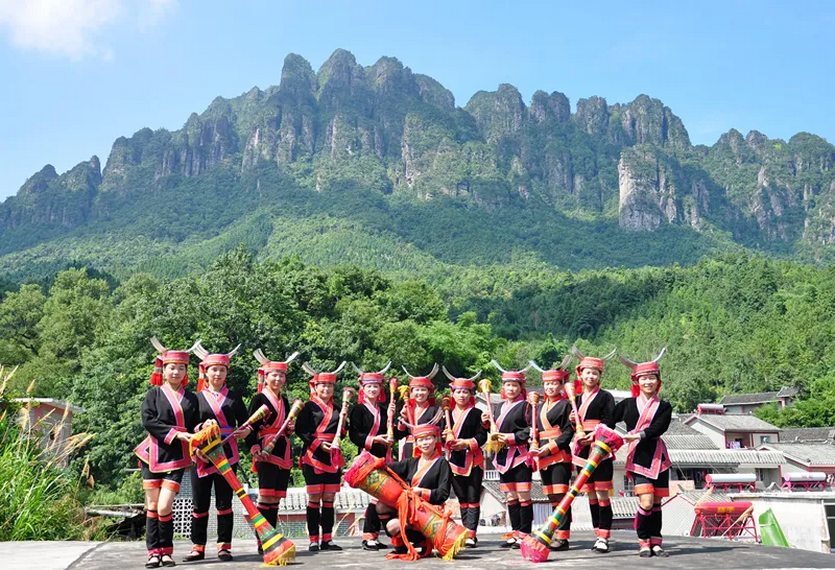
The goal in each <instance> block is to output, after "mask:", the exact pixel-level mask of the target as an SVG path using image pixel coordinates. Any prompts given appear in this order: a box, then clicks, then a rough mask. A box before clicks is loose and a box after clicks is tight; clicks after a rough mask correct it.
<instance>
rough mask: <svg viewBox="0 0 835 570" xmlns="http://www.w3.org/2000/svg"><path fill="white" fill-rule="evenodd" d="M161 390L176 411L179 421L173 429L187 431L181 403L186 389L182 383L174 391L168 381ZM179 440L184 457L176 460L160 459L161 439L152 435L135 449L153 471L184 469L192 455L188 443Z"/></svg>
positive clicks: (189, 462)
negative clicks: (162, 460)
mask: <svg viewBox="0 0 835 570" xmlns="http://www.w3.org/2000/svg"><path fill="white" fill-rule="evenodd" d="M160 390H161V391H162V393H163V394H165V398H166V399H167V400H168V405H169V406H171V409H172V410H173V411H174V418H175V421H176V422H177V423H176V425H175V426H174V427H173V428H171V430H172V431H179V432H187V431H188V430H187V429H186V420H185V413H184V412H183V406H182V404H181V403H180V402H182V400H183V397H184V396H185V394H186V391H185V389H184V388H183V386H182V385H181V386H180V388H179V389H178V390H177V391H176V392H174V391H173V390H172V389H171V388H170V387H169V386H168V384H167V383H166V384H163V385H162V386H161V387H160ZM177 441H179V443H180V445H181V446H182V450H183V458H182V459H176V460H174V461H165V462H160V461H159V441H158V440H157V438H155V437H152V436H151V435H148V437H146V438H145V440H144V441H143V442H142V443H140V444H139V445H138V446H137V447H136V449H135V450H134V451H135V453H136V455H138V456H139V458H140V459H142V460H143V461H145V462H146V463H148V468H149V469H150V470H151V472H152V473H164V472H166V471H173V470H174V469H182V468H183V467H188V466H189V465H190V464H191V456H190V455H189V446H188V443H187V442H185V441H183V440H177ZM171 445H175V443H174V442H172V444H171Z"/></svg>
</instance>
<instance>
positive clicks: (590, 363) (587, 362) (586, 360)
mask: <svg viewBox="0 0 835 570" xmlns="http://www.w3.org/2000/svg"><path fill="white" fill-rule="evenodd" d="M617 351H618V349H616V348H615V349H614V350H612V352H610V353H609V354H607V355H606V356H603V357H601V358H598V357H594V356H583V353H582V352H580V349H579V348H577V345H576V344H573V345H571V354H573V355H574V356H576V357H577V358H579V359H580V364H578V365H577V368H575V369H574V371H575V374H576V375H577V376H576V378H575V379H574V391H575V392H576V393H577V394H579V393H581V392H582V390H583V383H582V382H581V381H580V373H581V372H582V371H583V369H584V368H594V369H596V370H599V371H600V374H603V366H604V364H606V361H607V360H611V359H612V357H613V356H614V355H615V354H617Z"/></svg>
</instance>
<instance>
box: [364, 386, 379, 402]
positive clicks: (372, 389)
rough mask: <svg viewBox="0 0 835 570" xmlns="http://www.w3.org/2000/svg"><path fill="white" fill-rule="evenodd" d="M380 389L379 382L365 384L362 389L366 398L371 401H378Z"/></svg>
mask: <svg viewBox="0 0 835 570" xmlns="http://www.w3.org/2000/svg"><path fill="white" fill-rule="evenodd" d="M380 390H381V386H380V384H377V383H372V384H363V386H362V391H363V393H364V394H365V397H366V399H368V400H370V401H371V402H376V401H377V398H378V397H379V396H380Z"/></svg>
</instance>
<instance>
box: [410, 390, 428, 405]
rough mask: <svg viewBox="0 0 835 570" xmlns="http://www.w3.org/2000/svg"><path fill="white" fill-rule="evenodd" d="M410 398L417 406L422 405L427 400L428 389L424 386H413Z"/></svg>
mask: <svg viewBox="0 0 835 570" xmlns="http://www.w3.org/2000/svg"><path fill="white" fill-rule="evenodd" d="M412 398H414V399H415V402H417V403H418V404H423V403H425V402H426V400H428V399H429V388H427V387H425V386H415V387H414V388H412Z"/></svg>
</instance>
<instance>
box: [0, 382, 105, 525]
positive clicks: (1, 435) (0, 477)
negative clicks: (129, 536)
mask: <svg viewBox="0 0 835 570" xmlns="http://www.w3.org/2000/svg"><path fill="white" fill-rule="evenodd" d="M13 375H14V370H11V371H9V370H4V369H3V367H0V406H2V412H1V413H0V541H9V540H82V539H88V538H90V537H91V535H92V534H93V532H94V529H93V528H92V527H90V526H86V525H85V522H84V508H83V505H82V503H81V501H80V494H81V491H82V485H84V484H86V483H87V479H88V477H89V475H88V474H87V473H82V476H81V477H78V476H74V475H72V474H71V473H70V472H69V470H67V469H66V468H65V467H64V465H66V463H67V459H68V458H69V457H70V455H72V454H73V453H74V452H75V451H77V450H78V449H79V448H81V447H82V446H83V445H84V444H85V443H86V442H87V441H88V440H89V439H90V436H88V435H85V434H78V435H74V436H71V437H70V438H68V439H66V440H63V439H62V438H61V437H60V434H61V430H62V429H63V426H64V422H65V421H66V414H65V415H64V417H63V418H61V419H60V421H57V422H55V426H54V427H53V426H52V425H51V424H50V423H49V422H45V421H43V420H46V419H47V418H44V419H43V420H41V421H39V422H37V423H35V424H32V423H31V422H30V420H29V418H30V413H29V412H30V411H31V407H30V406H31V404H28V405H27V406H24V407H22V408H20V407H19V406H16V405H15V404H14V402H10V401H8V399H7V396H5V395H4V394H5V391H6V386H7V385H8V382H9V380H11V378H12V376H13ZM30 389H31V386H30ZM21 412H22V413H21ZM51 430H52V431H53V436H54V437H53V438H52V439H51V442H50V443H48V444H44V442H49V441H50V438H49V435H50V434H49V431H51ZM84 471H86V469H85V470H84Z"/></svg>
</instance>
